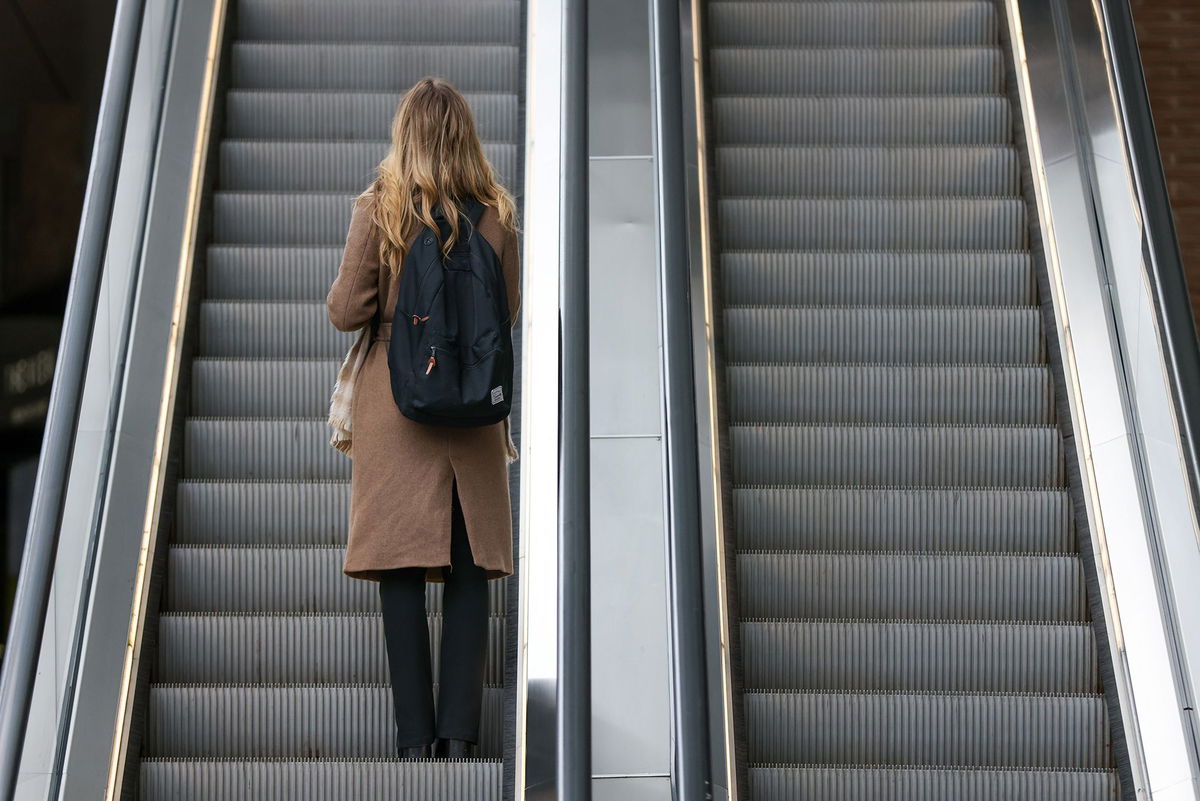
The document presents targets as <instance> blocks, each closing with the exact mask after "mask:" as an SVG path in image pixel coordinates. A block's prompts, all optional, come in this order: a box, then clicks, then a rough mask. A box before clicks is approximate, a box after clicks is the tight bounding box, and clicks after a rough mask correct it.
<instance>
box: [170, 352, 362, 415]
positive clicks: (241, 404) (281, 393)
mask: <svg viewBox="0 0 1200 801" xmlns="http://www.w3.org/2000/svg"><path fill="white" fill-rule="evenodd" d="M339 365H340V362H338V361H337V360H335V359H206V358H199V359H193V360H192V405H191V412H192V414H194V415H195V416H197V417H320V416H322V415H327V414H328V413H329V393H330V392H332V391H333V385H334V382H335V381H336V380H337V372H338V367H339Z"/></svg>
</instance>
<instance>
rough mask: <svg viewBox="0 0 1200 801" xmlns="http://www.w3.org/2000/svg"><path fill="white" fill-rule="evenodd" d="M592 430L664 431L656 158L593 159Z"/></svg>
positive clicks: (614, 432)
mask: <svg viewBox="0 0 1200 801" xmlns="http://www.w3.org/2000/svg"><path fill="white" fill-rule="evenodd" d="M590 174H591V178H590V180H591V198H592V201H591V220H592V236H591V283H590V287H589V289H590V295H591V306H590V314H591V326H592V335H591V373H592V375H591V404H592V434H593V436H596V435H605V436H607V435H620V434H633V435H654V434H659V433H661V431H662V427H661V421H660V417H661V402H662V401H661V397H662V377H661V376H660V375H659V363H660V351H659V348H660V341H659V340H660V334H659V326H658V273H657V269H656V263H657V262H656V250H657V243H656V241H655V234H654V231H655V224H654V217H655V214H654V192H655V180H654V172H653V163H652V162H651V161H650V160H649V159H645V158H632V159H593V160H592V164H591V171H590Z"/></svg>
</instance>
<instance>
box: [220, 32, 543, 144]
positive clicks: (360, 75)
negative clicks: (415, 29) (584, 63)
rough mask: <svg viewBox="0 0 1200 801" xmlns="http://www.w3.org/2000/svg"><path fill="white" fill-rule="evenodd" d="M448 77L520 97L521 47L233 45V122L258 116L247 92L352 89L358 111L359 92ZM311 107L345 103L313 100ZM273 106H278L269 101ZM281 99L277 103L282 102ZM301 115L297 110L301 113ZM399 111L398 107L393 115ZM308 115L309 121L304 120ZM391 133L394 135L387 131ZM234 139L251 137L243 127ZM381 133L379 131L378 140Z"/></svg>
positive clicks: (346, 104) (462, 85) (464, 85)
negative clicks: (243, 114)
mask: <svg viewBox="0 0 1200 801" xmlns="http://www.w3.org/2000/svg"><path fill="white" fill-rule="evenodd" d="M431 74H432V75H440V76H441V77H443V78H445V79H446V80H448V81H450V82H451V83H453V84H454V85H455V86H456V87H458V89H459V91H461V92H466V93H472V92H501V91H512V89H513V88H514V87H515V86H516V85H517V81H518V80H519V77H520V52H519V50H518V48H517V46H516V44H515V43H511V44H477V43H472V42H457V43H455V44H454V46H453V47H446V46H445V45H441V44H404V43H402V42H337V43H331V42H320V41H317V42H247V41H239V42H234V44H233V55H232V69H231V75H232V77H231V78H230V81H231V85H232V86H233V88H234V91H231V92H230V93H229V96H228V101H227V102H228V103H229V106H228V108H229V111H230V117H231V120H233V119H236V118H237V117H238V114H236V113H234V112H235V111H237V110H247V111H250V110H251V109H250V108H249V104H250V103H252V102H254V97H253V96H250V95H247V94H246V93H244V92H242V91H239V90H243V89H301V90H304V91H305V93H315V92H316V91H317V90H322V89H336V90H346V91H347V92H348V94H347V97H346V99H345V100H343V101H341V103H343V105H340V106H336V105H335V106H334V108H342V109H350V108H358V107H359V106H360V105H361V101H358V100H356V99H355V97H356V96H357V93H359V92H372V91H375V92H402V91H405V90H407V89H408V87H410V86H412V85H413V84H414V83H415V82H416V81H417V79H419V78H422V77H424V76H426V75H431ZM308 98H310V99H308V100H306V102H307V103H326V102H329V103H335V104H336V103H338V102H339V101H338V100H337V99H336V96H331V97H330V98H328V99H327V100H325V99H320V100H319V99H317V95H316V94H309V95H308ZM269 100H270V99H269ZM285 100H286V96H284V95H281V96H280V97H279V99H278V100H273V101H272V102H278V103H282V102H284V101H285ZM298 105H301V108H297V109H295V111H296V112H297V113H301V111H302V108H303V105H302V104H298ZM394 110H395V107H394V106H393V111H394ZM304 116H307V115H304ZM384 130H386V128H385V129H384ZM229 135H230V136H248V135H250V134H247V133H245V132H244V131H243V130H242V129H241V128H240V126H239V125H238V124H235V125H234V127H233V128H232V129H230V130H229ZM377 135H378V129H375V130H373V131H372V132H371V136H377Z"/></svg>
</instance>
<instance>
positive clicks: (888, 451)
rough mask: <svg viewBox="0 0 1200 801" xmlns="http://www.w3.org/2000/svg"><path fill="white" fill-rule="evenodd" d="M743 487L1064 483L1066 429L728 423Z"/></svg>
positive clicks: (735, 471) (733, 457) (735, 470)
mask: <svg viewBox="0 0 1200 801" xmlns="http://www.w3.org/2000/svg"><path fill="white" fill-rule="evenodd" d="M729 440H730V450H731V454H730V456H731V464H732V466H733V476H734V478H735V479H736V480H737V482H738V483H739V484H807V485H835V486H836V485H847V484H850V485H855V486H870V485H878V486H921V487H931V486H937V487H1059V486H1062V485H1063V482H1064V480H1065V473H1064V470H1065V468H1064V466H1063V452H1062V434H1061V433H1060V432H1059V430H1058V428H1056V427H1055V426H1050V425H1042V426H982V425H979V426H926V425H912V426H855V425H820V424H813V425H785V424H778V425H774V424H758V425H753V424H736V425H731V426H729Z"/></svg>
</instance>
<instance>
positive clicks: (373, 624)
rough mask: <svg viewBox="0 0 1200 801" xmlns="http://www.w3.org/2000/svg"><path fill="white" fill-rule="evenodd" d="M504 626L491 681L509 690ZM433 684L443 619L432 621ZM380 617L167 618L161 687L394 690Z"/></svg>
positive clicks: (494, 639)
mask: <svg viewBox="0 0 1200 801" xmlns="http://www.w3.org/2000/svg"><path fill="white" fill-rule="evenodd" d="M504 623H505V621H504V618H503V617H501V616H499V615H493V616H492V618H491V620H490V621H489V627H488V628H489V630H488V656H487V668H486V673H485V674H484V681H485V682H486V683H487V684H491V685H495V686H499V685H501V684H503V683H504ZM428 625H429V640H430V650H431V655H432V669H433V673H432V675H433V676H435V677H436V676H437V675H438V670H439V666H440V664H441V653H442V649H441V640H442V616H441V615H440V614H434V615H430V616H429V623H428ZM384 643H385V640H384V636H383V624H382V621H381V618H380V617H379V615H374V614H370V615H368V614H358V615H285V616H279V615H195V614H190V615H179V614H169V615H163V617H162V619H161V620H160V621H159V632H158V650H159V657H158V658H159V670H158V674H157V675H158V680H159V681H161V682H167V683H172V684H183V683H188V684H198V683H211V684H243V683H254V684H314V683H321V684H325V683H332V684H387V683H388V680H389V674H388V662H387V652H386V650H385V648H384Z"/></svg>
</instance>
